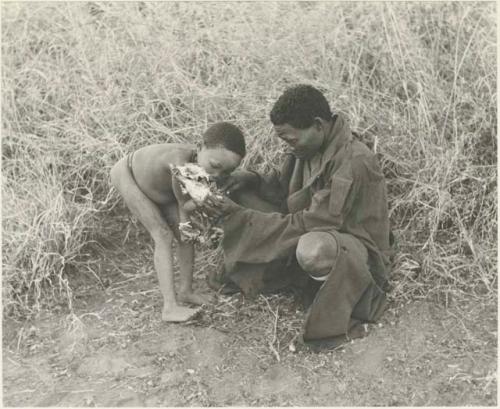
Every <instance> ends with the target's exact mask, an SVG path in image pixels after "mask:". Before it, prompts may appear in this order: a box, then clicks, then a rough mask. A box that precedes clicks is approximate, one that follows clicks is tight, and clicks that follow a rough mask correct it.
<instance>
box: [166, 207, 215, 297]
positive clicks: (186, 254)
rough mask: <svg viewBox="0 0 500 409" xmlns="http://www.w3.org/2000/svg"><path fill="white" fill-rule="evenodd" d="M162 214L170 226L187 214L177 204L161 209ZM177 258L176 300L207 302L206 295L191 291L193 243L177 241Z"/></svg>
mask: <svg viewBox="0 0 500 409" xmlns="http://www.w3.org/2000/svg"><path fill="white" fill-rule="evenodd" d="M163 214H164V216H165V218H166V219H167V221H168V222H169V224H170V225H171V226H176V225H177V224H178V222H179V221H188V220H189V219H188V217H187V215H186V214H185V213H184V212H183V211H179V206H178V205H175V204H174V205H170V206H167V207H166V208H164V209H163ZM177 260H178V263H179V281H180V282H179V284H180V286H179V292H178V294H177V300H178V301H180V302H186V303H191V304H196V305H202V304H207V303H209V302H210V301H211V300H212V299H211V298H210V297H208V296H203V295H200V294H195V293H193V270H194V244H192V243H185V242H182V241H180V240H178V241H177Z"/></svg>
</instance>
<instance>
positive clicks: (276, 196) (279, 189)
mask: <svg viewBox="0 0 500 409" xmlns="http://www.w3.org/2000/svg"><path fill="white" fill-rule="evenodd" d="M293 160H294V159H293V155H292V154H286V156H285V160H284V163H283V165H282V167H281V169H280V170H276V169H274V170H273V171H272V172H271V173H269V174H267V175H261V174H260V173H257V172H254V173H256V174H257V175H258V176H259V185H258V188H257V191H258V194H259V196H260V197H261V198H262V199H264V200H266V201H268V202H270V203H273V204H275V205H281V204H283V202H284V201H285V200H286V197H287V194H288V181H289V179H290V175H289V174H288V173H289V172H290V168H291V167H292V165H293V163H292V162H293Z"/></svg>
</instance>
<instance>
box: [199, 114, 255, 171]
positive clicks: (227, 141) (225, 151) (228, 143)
mask: <svg viewBox="0 0 500 409" xmlns="http://www.w3.org/2000/svg"><path fill="white" fill-rule="evenodd" d="M245 154H246V150H245V138H244V136H243V133H242V132H241V130H240V129H239V128H238V127H237V126H235V125H233V124H230V123H228V122H218V123H216V124H214V125H212V126H211V127H210V128H208V129H207V130H206V132H205V133H204V134H203V145H202V148H201V150H200V151H199V152H198V164H199V165H200V166H201V167H202V168H204V169H205V171H206V172H207V173H208V174H209V175H211V176H215V177H219V176H223V175H227V174H229V173H231V172H232V171H233V170H234V169H236V168H237V167H238V166H239V165H240V163H241V160H242V159H243V157H244V156H245Z"/></svg>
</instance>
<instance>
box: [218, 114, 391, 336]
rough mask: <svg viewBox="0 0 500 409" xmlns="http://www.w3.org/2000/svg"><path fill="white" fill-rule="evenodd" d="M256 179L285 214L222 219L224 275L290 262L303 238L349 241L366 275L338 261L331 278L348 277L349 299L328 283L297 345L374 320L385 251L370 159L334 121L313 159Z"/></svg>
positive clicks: (342, 123) (377, 182)
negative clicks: (318, 234) (336, 236)
mask: <svg viewBox="0 0 500 409" xmlns="http://www.w3.org/2000/svg"><path fill="white" fill-rule="evenodd" d="M261 179H262V180H261V186H260V192H261V196H262V197H264V198H268V199H272V200H273V201H275V202H279V201H282V205H283V210H284V212H285V214H280V213H262V212H258V211H255V210H250V209H244V208H242V209H240V210H238V211H236V212H235V213H233V214H231V215H229V216H228V217H227V218H226V220H225V221H224V224H223V228H224V242H223V246H224V253H225V267H226V270H228V271H231V269H235V268H237V263H238V262H242V263H267V262H271V261H273V260H277V259H280V258H287V257H290V256H292V255H293V254H294V253H295V249H296V246H297V243H298V240H299V238H300V236H301V235H303V234H304V233H306V232H310V231H333V230H334V231H338V232H341V233H347V234H351V235H353V236H354V237H356V238H357V239H359V240H360V241H361V242H362V243H363V244H364V246H365V247H366V249H367V250H368V269H367V268H366V264H364V263H358V264H359V265H352V261H350V260H342V253H340V255H339V258H341V260H339V262H338V263H337V266H336V269H335V275H337V276H341V277H343V276H352V281H353V283H354V284H353V285H354V287H355V288H353V289H352V294H341V295H342V297H339V294H336V290H335V288H333V287H332V283H329V281H331V280H330V279H328V280H327V281H326V282H325V283H324V284H323V286H322V288H321V289H320V291H319V292H318V294H317V296H316V299H315V301H314V303H313V305H312V307H311V310H310V311H309V313H308V318H307V319H306V323H305V336H304V338H311V339H318V338H326V337H331V336H336V335H340V334H345V333H347V331H348V329H349V327H350V325H351V321H350V319H351V316H352V317H354V318H359V319H360V320H361V321H371V320H374V319H376V318H377V316H378V315H379V314H380V311H376V310H380V308H378V306H379V304H380V302H381V299H382V298H383V294H384V291H385V289H386V284H387V279H388V274H389V256H390V254H391V246H390V243H389V234H390V228H389V218H388V209H387V193H386V185H385V180H384V177H383V174H382V172H381V170H380V166H379V164H378V161H377V158H376V156H375V155H374V153H373V152H372V151H370V150H369V149H368V148H367V147H366V146H365V145H364V144H363V143H361V142H359V141H357V140H354V139H353V137H352V133H351V131H350V128H349V125H348V124H347V121H346V120H345V118H344V117H343V116H342V115H340V114H339V115H336V116H335V117H334V118H333V126H332V129H331V131H330V133H329V134H328V136H327V138H326V140H325V143H324V145H323V147H322V148H321V150H320V152H319V153H318V154H317V155H316V156H315V157H314V158H311V159H310V160H309V161H306V160H302V159H298V158H295V157H294V156H292V155H289V156H288V157H287V158H286V160H285V161H284V164H283V166H282V169H281V172H279V173H275V174H273V175H271V176H267V177H266V176H262V178H261ZM284 199H286V200H284ZM242 226H244V228H242ZM354 263H355V261H354ZM339 269H340V271H339ZM360 269H361V270H366V271H361V272H358V270H360ZM353 271H355V272H357V273H353ZM358 273H359V274H358ZM331 276H333V275H331ZM355 276H356V277H355ZM360 277H362V278H360ZM332 281H333V280H332ZM367 288H369V290H367ZM349 291H351V290H349ZM368 293H369V294H368ZM363 297H364V298H365V299H363ZM366 297H368V298H369V299H368V300H367V299H366ZM340 298H343V299H344V301H342V300H340ZM339 303H341V304H342V303H343V305H339ZM374 303H375V304H376V305H374ZM357 304H360V305H363V307H359V306H358V307H356V305H357ZM355 307H356V308H355ZM353 310H355V311H353ZM358 310H360V311H358ZM355 315H357V316H355Z"/></svg>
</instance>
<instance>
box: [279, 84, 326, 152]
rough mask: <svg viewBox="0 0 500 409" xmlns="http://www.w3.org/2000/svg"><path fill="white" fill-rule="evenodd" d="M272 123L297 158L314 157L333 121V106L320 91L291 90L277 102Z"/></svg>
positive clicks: (300, 87)
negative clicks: (331, 108)
mask: <svg viewBox="0 0 500 409" xmlns="http://www.w3.org/2000/svg"><path fill="white" fill-rule="evenodd" d="M270 118H271V122H272V123H273V125H274V130H275V132H276V134H277V136H278V137H280V138H281V139H283V140H284V141H285V142H286V143H287V144H288V145H289V146H290V147H291V149H292V152H293V153H294V155H295V156H297V157H299V158H308V157H311V156H313V155H314V154H315V153H316V152H317V151H318V149H319V148H320V147H321V145H322V144H323V141H324V138H325V134H326V132H328V130H329V124H330V123H331V119H332V112H331V110H330V105H329V104H328V101H327V100H326V98H325V96H324V95H323V94H322V93H321V91H319V90H317V89H316V88H314V87H313V86H311V85H305V84H300V85H296V86H294V87H291V88H288V89H287V90H286V91H285V92H284V93H283V94H282V95H281V96H280V97H279V98H278V100H277V101H276V102H275V104H274V106H273V108H272V110H271V113H270Z"/></svg>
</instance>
